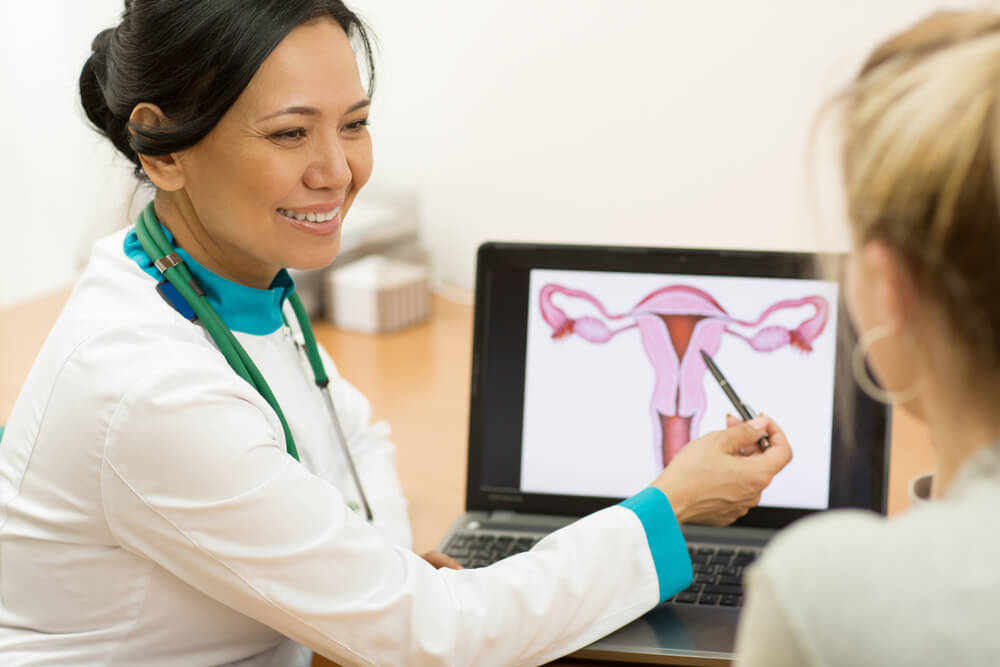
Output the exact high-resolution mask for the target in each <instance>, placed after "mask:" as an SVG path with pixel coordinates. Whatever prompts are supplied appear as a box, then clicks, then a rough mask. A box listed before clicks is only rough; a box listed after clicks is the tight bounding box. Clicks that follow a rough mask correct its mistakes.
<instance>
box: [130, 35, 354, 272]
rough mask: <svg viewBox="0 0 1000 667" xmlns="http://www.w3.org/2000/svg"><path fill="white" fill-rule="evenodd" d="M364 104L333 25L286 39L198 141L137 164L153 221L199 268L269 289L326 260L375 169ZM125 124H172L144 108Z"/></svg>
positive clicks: (342, 38)
mask: <svg viewBox="0 0 1000 667" xmlns="http://www.w3.org/2000/svg"><path fill="white" fill-rule="evenodd" d="M368 111H369V100H368V97H367V94H366V91H365V89H364V86H363V85H362V81H361V76H360V72H359V69H358V64H357V60H356V56H355V53H354V51H353V49H352V47H351V43H350V41H349V39H348V37H347V35H346V34H345V33H344V31H343V29H341V27H340V26H339V25H338V24H337V23H335V22H334V21H333V20H330V19H327V18H319V19H314V20H312V21H310V22H308V23H306V24H303V25H301V26H299V27H297V28H295V29H294V30H292V31H291V32H290V33H289V34H288V35H287V36H286V37H285V38H284V40H282V41H281V42H280V44H278V46H277V48H275V49H274V51H272V52H271V54H270V55H269V56H268V57H267V59H266V60H264V62H263V64H262V65H261V67H260V68H259V69H258V70H257V72H256V74H255V75H254V76H253V78H252V79H251V80H250V83H249V84H248V85H247V87H246V88H245V89H244V90H243V92H242V93H241V94H240V96H239V97H238V98H237V100H236V102H235V103H234V104H233V106H232V107H230V108H229V110H228V111H226V113H225V114H224V115H223V116H222V118H221V119H220V120H219V122H218V124H217V125H216V126H215V127H214V128H212V130H211V131H210V132H209V133H208V134H207V135H206V136H205V137H204V138H203V139H202V140H201V141H199V142H198V143H197V144H195V145H194V146H191V147H190V148H187V149H185V150H182V151H179V152H177V153H173V154H169V155H163V156H156V157H149V156H145V155H143V156H140V159H141V160H142V163H143V167H144V169H145V171H146V174H147V175H148V176H149V177H150V179H151V180H152V181H153V183H154V184H155V185H156V186H157V188H158V192H157V195H156V213H157V216H158V217H159V219H160V220H161V222H163V224H165V225H166V226H167V227H168V228H169V229H170V231H171V232H172V233H173V234H174V236H175V238H176V244H177V245H178V246H180V247H183V248H184V249H185V250H187V251H188V252H189V253H190V254H191V255H192V257H194V258H195V259H196V260H197V261H198V262H200V263H202V264H204V265H205V266H206V267H207V268H209V269H211V270H212V271H215V272H216V273H218V274H219V275H222V276H223V277H226V278H228V279H230V280H234V281H236V282H239V283H242V284H245V285H249V286H251V287H258V288H266V287H268V286H269V285H270V283H271V281H272V280H273V279H274V276H275V274H276V273H277V272H278V271H279V270H280V269H281V268H285V267H288V268H296V269H315V268H320V267H323V266H326V265H327V264H329V263H330V262H332V261H333V259H334V257H335V256H336V254H337V251H338V250H339V247H340V230H341V226H342V224H343V220H344V217H345V215H346V213H347V211H348V210H349V209H350V206H351V204H352V202H353V201H354V198H355V196H356V195H357V193H358V190H360V189H361V187H362V186H364V184H365V183H366V182H367V181H368V178H369V176H370V175H371V171H372V148H371V137H370V136H369V134H368V128H367V122H368ZM132 121H133V122H138V123H140V124H144V125H151V126H154V127H155V126H162V125H164V124H166V125H169V119H167V118H166V117H165V116H164V115H163V114H162V112H160V110H159V109H158V108H157V107H155V106H153V105H148V104H139V105H137V106H136V108H135V110H134V111H133V114H132Z"/></svg>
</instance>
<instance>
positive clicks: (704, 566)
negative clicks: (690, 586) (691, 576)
mask: <svg viewBox="0 0 1000 667" xmlns="http://www.w3.org/2000/svg"><path fill="white" fill-rule="evenodd" d="M715 567H716V566H715V565H709V564H708V563H698V564H697V565H695V566H693V567H692V570H694V573H695V574H715Z"/></svg>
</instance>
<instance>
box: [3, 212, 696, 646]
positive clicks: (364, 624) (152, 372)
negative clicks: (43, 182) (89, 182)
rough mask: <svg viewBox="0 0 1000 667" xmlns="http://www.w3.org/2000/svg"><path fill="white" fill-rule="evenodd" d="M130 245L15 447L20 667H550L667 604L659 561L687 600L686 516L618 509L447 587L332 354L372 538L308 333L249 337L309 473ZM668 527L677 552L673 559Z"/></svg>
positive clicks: (9, 577) (10, 570)
mask: <svg viewBox="0 0 1000 667" xmlns="http://www.w3.org/2000/svg"><path fill="white" fill-rule="evenodd" d="M124 239H125V232H124V231H123V232H119V233H118V234H115V235H113V236H111V237H108V238H106V239H104V240H102V241H100V242H98V244H97V245H96V246H95V250H94V254H93V256H92V258H91V262H90V264H89V266H88V268H87V269H86V271H85V273H84V275H83V277H82V278H81V280H80V282H79V283H78V285H77V287H76V289H75V290H74V291H73V294H72V296H71V297H70V300H69V302H68V304H67V306H66V308H65V310H64V311H63V313H62V314H61V316H60V317H59V320H58V321H57V323H56V325H55V327H54V329H53V331H52V333H51V334H50V336H49V338H48V340H47V341H46V342H45V344H44V346H43V349H42V352H41V353H40V355H39V358H38V359H37V361H36V362H35V365H34V367H33V369H32V371H31V374H30V376H29V378H28V380H27V383H26V384H25V386H24V388H23V391H22V393H21V395H20V396H19V398H18V400H17V403H16V406H15V409H14V413H13V415H12V417H11V420H10V424H9V426H8V429H7V431H6V433H5V434H4V438H3V443H2V445H0V656H3V657H2V660H0V662H2V663H3V664H4V665H43V664H44V665H56V664H66V665H92V664H93V665H148V666H154V665H219V664H230V663H239V664H241V665H254V666H262V665H308V663H309V660H310V652H309V651H308V650H305V649H302V646H306V647H309V648H311V649H313V650H316V651H318V652H320V653H322V654H324V655H326V656H328V657H330V658H332V659H334V660H337V661H339V662H342V663H345V664H363V665H370V664H378V665H403V664H406V665H438V664H440V665H474V664H475V665H480V664H482V665H494V664H495V665H510V664H537V663H540V662H544V661H546V660H549V659H552V658H555V657H557V656H559V655H561V654H564V653H566V652H569V651H571V650H573V649H575V648H578V647H580V646H583V645H585V644H587V643H589V642H590V641H592V640H594V639H596V638H598V637H600V636H602V635H604V634H606V633H608V632H610V631H612V630H613V629H615V628H617V627H618V626H620V625H622V624H624V623H626V622H628V621H629V620H631V619H633V618H635V617H637V616H639V615H641V614H642V613H644V612H645V611H647V610H648V609H650V608H652V607H653V606H654V605H655V604H656V603H657V602H658V601H659V600H660V599H661V598H662V597H663V595H665V594H666V595H669V594H672V593H673V592H675V590H666V589H665V587H664V586H665V582H666V579H664V576H665V575H664V566H663V563H665V562H668V561H669V563H670V564H671V568H672V571H671V575H670V576H672V577H675V578H676V581H671V582H670V583H669V584H668V585H667V586H666V588H669V589H680V588H683V587H684V586H686V585H687V580H688V579H689V578H690V563H689V561H688V559H687V552H686V550H685V549H684V548H683V541H682V540H680V541H679V542H678V540H677V535H679V532H677V527H676V522H675V521H674V519H673V516H672V514H670V513H669V511H668V512H666V513H661V514H665V516H656V517H652V518H651V517H649V516H645V517H644V516H642V512H640V511H638V510H631V509H626V508H625V507H622V506H615V507H612V508H608V509H606V510H603V511H601V512H598V513H596V514H594V515H592V516H590V517H587V518H585V519H583V520H581V521H579V522H577V523H576V524H574V525H572V526H570V527H568V528H566V529H564V530H562V531H559V532H558V533H556V534H553V535H552V536H550V537H549V538H547V539H545V540H543V541H542V542H541V543H539V544H538V545H537V546H536V548H535V549H534V550H533V551H531V552H529V553H525V554H521V555H518V556H515V557H512V558H510V559H508V560H506V561H503V562H501V563H498V564H496V565H494V566H492V567H488V568H483V569H480V570H465V571H450V570H435V569H434V568H433V567H431V566H430V565H429V564H428V563H426V562H425V561H423V560H422V559H421V558H420V557H419V556H417V555H415V554H414V553H412V551H411V550H410V532H409V524H408V520H407V516H406V503H405V501H404V499H403V496H402V493H401V489H400V484H399V480H398V477H397V474H396V471H395V465H394V448H393V445H392V443H391V442H390V440H389V437H388V435H389V431H388V427H387V426H385V425H384V424H375V425H372V424H370V423H369V422H370V408H369V405H368V402H367V401H366V400H365V398H364V397H363V396H362V395H361V394H360V393H359V392H358V391H357V390H356V389H355V388H353V387H352V386H351V385H350V384H348V383H347V382H346V381H345V380H343V379H341V378H339V376H337V374H336V370H335V369H334V368H333V365H332V363H331V362H330V361H329V358H328V357H327V358H326V361H327V364H328V366H329V371H330V376H331V389H332V391H333V395H334V399H335V402H336V405H337V409H338V414H339V416H340V419H341V422H342V425H343V428H344V432H345V435H346V437H347V439H348V441H349V446H350V448H351V450H352V451H353V452H354V456H355V457H356V461H357V464H358V468H359V472H360V476H361V478H362V480H363V482H364V484H365V490H366V492H367V494H368V496H369V500H370V502H371V505H372V509H373V512H374V515H375V525H374V527H373V526H371V525H369V524H367V523H366V522H365V521H364V520H363V519H362V518H361V517H359V516H358V515H357V514H356V513H355V512H354V511H352V510H350V509H349V508H348V506H347V502H345V501H348V502H349V501H354V500H356V498H357V496H356V494H355V491H354V486H353V483H352V482H351V480H350V477H349V476H348V473H347V468H346V464H345V462H344V461H343V460H342V454H341V452H340V451H339V445H338V444H337V443H336V442H334V435H333V430H332V426H331V424H330V420H329V417H328V416H327V412H326V408H325V406H324V404H323V403H322V397H321V394H320V393H319V392H318V391H317V389H316V387H315V384H314V383H313V381H312V374H311V372H310V370H309V367H308V364H307V362H306V360H305V358H304V355H302V354H301V353H300V352H299V350H298V349H297V348H296V347H295V345H294V344H293V339H292V335H293V334H291V333H290V332H289V331H288V329H287V328H286V327H284V326H281V327H279V328H278V329H277V330H276V331H273V332H271V333H267V334H264V335H254V334H248V333H239V332H237V334H236V335H237V337H238V338H239V340H240V342H241V343H242V344H243V346H244V347H245V348H246V350H247V352H248V353H249V354H250V356H251V357H252V358H253V359H254V361H255V362H256V364H257V366H258V367H259V368H260V370H261V372H262V374H263V375H264V377H265V378H266V380H267V381H268V383H269V385H270V387H271V389H272V391H273V392H274V394H275V395H276V397H277V399H278V402H279V404H280V405H281V407H282V409H283V411H284V413H285V416H286V418H287V420H288V423H289V426H290V428H291V430H292V433H293V436H294V438H295V442H296V444H297V446H298V450H299V453H300V457H301V463H298V462H296V461H295V460H294V459H293V458H291V457H290V456H288V455H287V453H286V452H285V443H284V437H283V434H282V428H281V424H280V422H279V420H278V418H277V415H276V414H275V412H274V411H273V410H272V409H271V408H270V406H269V405H268V404H267V403H266V402H265V401H264V399H263V398H262V397H261V396H260V395H259V394H258V393H257V392H256V391H255V390H254V389H253V388H252V387H251V386H250V385H249V384H247V383H246V382H245V381H243V380H242V379H241V378H239V377H238V376H237V375H236V374H235V373H234V372H233V371H232V370H231V369H230V367H229V366H228V364H227V363H226V361H225V359H224V358H223V357H222V355H221V354H220V353H219V352H218V350H217V349H216V347H215V345H214V344H213V343H212V342H211V340H210V339H209V338H208V336H207V334H206V332H205V331H204V330H203V329H202V327H201V326H198V325H195V324H192V323H190V322H188V321H187V320H185V319H183V318H182V317H180V316H179V315H178V314H177V312H176V311H175V310H173V309H172V308H171V307H170V306H169V305H168V304H167V303H166V302H165V301H163V300H162V299H161V298H160V297H159V296H158V295H157V293H156V292H155V290H154V286H155V284H156V281H155V280H154V279H153V278H152V277H151V276H150V275H148V274H147V273H146V272H144V271H143V270H142V269H141V268H140V267H139V266H138V265H137V263H136V262H135V261H133V260H132V259H130V258H129V257H127V256H126V255H125V253H124V252H123V240H124ZM220 280H221V279H220ZM243 289H244V290H246V289H249V288H243ZM279 302H280V301H279ZM223 317H224V318H226V317H227V313H225V312H223ZM289 319H290V320H292V321H294V319H293V318H289ZM324 355H325V353H324ZM653 520H655V521H657V522H659V523H658V524H657V530H661V531H667V533H669V534H670V535H672V539H673V541H672V542H670V544H669V546H667V547H660V548H659V551H657V548H654V547H651V546H650V543H651V541H652V538H648V534H649V533H650V525H651V524H650V522H651V521H653ZM671 531H674V532H676V535H675V534H674V532H671ZM658 568H659V572H658ZM289 639H290V640H292V641H289ZM300 645H301V646H300Z"/></svg>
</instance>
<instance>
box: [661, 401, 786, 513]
mask: <svg viewBox="0 0 1000 667" xmlns="http://www.w3.org/2000/svg"><path fill="white" fill-rule="evenodd" d="M765 434H766V435H767V437H768V440H770V441H771V446H770V448H768V449H767V451H764V452H761V451H760V448H759V447H758V445H757V441H758V440H760V437H761V436H762V435H765ZM791 460H792V450H791V448H790V447H789V445H788V440H787V438H785V434H784V433H783V432H782V431H781V429H780V428H778V425H777V424H775V423H774V420H772V419H771V418H770V417H766V416H764V415H761V416H759V417H757V418H755V419H753V420H751V421H748V422H741V421H739V420H736V419H735V418H733V419H731V420H729V428H727V429H726V430H724V431H714V432H712V433H708V434H706V435H703V436H702V437H700V438H698V439H697V440H692V441H691V442H689V443H688V444H686V445H684V447H683V448H682V449H681V450H680V452H679V453H678V454H677V456H675V457H674V458H673V460H672V461H671V462H670V464H669V465H668V466H667V467H666V469H664V471H663V472H662V473H660V476H659V477H657V478H656V480H654V481H653V486H655V487H657V488H658V489H660V490H661V491H663V493H664V494H666V496H667V499H668V500H669V501H670V506H671V507H672V508H673V510H674V515H675V516H676V517H677V521H678V522H680V523H688V522H693V523H707V524H711V525H715V526H724V525H726V524H729V523H732V522H733V521H735V520H736V519H738V518H740V517H741V516H743V515H744V514H746V513H747V511H749V509H750V508H751V507H753V506H755V505H756V504H757V503H759V502H760V494H761V492H762V491H763V490H764V489H765V488H766V487H767V485H768V484H770V483H771V479H773V478H774V476H775V475H776V474H777V473H778V471H780V470H781V469H782V468H784V467H785V466H786V465H787V464H788V462H789V461H791Z"/></svg>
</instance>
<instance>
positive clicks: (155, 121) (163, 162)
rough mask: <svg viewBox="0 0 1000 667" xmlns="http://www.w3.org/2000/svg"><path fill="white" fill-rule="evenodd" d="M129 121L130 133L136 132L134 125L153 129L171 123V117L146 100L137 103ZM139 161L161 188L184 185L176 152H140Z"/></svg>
mask: <svg viewBox="0 0 1000 667" xmlns="http://www.w3.org/2000/svg"><path fill="white" fill-rule="evenodd" d="M128 121H129V132H130V133H132V132H134V130H133V129H132V126H135V125H138V126H142V127H147V128H153V129H156V128H161V127H168V126H170V125H171V123H170V119H168V118H167V116H166V114H164V113H163V111H162V110H161V109H160V107H158V106H156V105H155V104H149V103H146V102H143V103H141V104H137V105H136V106H135V108H134V109H132V115H131V116H129V119H128ZM139 162H141V163H142V169H143V171H145V172H146V175H147V176H149V180H151V181H152V182H153V185H155V186H156V187H157V188H159V189H160V190H164V191H167V192H172V191H175V190H180V189H181V188H183V187H184V171H183V169H182V168H181V164H180V162H179V161H178V160H177V155H176V153H168V154H166V155H145V154H142V153H140V154H139Z"/></svg>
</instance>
